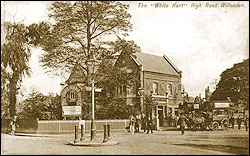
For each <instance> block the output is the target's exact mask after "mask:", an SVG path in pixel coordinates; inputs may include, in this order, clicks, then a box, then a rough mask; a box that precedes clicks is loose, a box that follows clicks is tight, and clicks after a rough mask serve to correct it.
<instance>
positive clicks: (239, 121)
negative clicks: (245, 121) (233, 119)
mask: <svg viewBox="0 0 250 156" xmlns="http://www.w3.org/2000/svg"><path fill="white" fill-rule="evenodd" d="M241 122H242V121H241V115H239V116H238V118H237V123H238V129H240V126H241Z"/></svg>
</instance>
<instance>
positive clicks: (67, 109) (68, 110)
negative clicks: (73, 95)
mask: <svg viewBox="0 0 250 156" xmlns="http://www.w3.org/2000/svg"><path fill="white" fill-rule="evenodd" d="M81 115H82V107H81V106H62V116H81Z"/></svg>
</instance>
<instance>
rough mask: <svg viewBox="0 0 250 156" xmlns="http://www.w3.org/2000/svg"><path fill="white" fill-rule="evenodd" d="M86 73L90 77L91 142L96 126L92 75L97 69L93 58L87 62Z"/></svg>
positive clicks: (96, 63)
mask: <svg viewBox="0 0 250 156" xmlns="http://www.w3.org/2000/svg"><path fill="white" fill-rule="evenodd" d="M87 64H88V72H89V74H90V75H91V92H92V119H91V131H90V136H91V137H90V140H93V139H94V137H95V135H96V125H95V81H94V74H95V72H96V71H97V69H98V62H97V60H96V59H95V58H94V57H93V59H90V60H88V61H87Z"/></svg>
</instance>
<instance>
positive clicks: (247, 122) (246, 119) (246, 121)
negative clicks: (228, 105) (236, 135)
mask: <svg viewBox="0 0 250 156" xmlns="http://www.w3.org/2000/svg"><path fill="white" fill-rule="evenodd" d="M248 124H249V120H248V117H247V116H246V117H245V127H246V131H247V130H248Z"/></svg>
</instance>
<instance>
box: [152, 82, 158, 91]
mask: <svg viewBox="0 0 250 156" xmlns="http://www.w3.org/2000/svg"><path fill="white" fill-rule="evenodd" d="M153 94H158V83H156V82H154V83H153Z"/></svg>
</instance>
